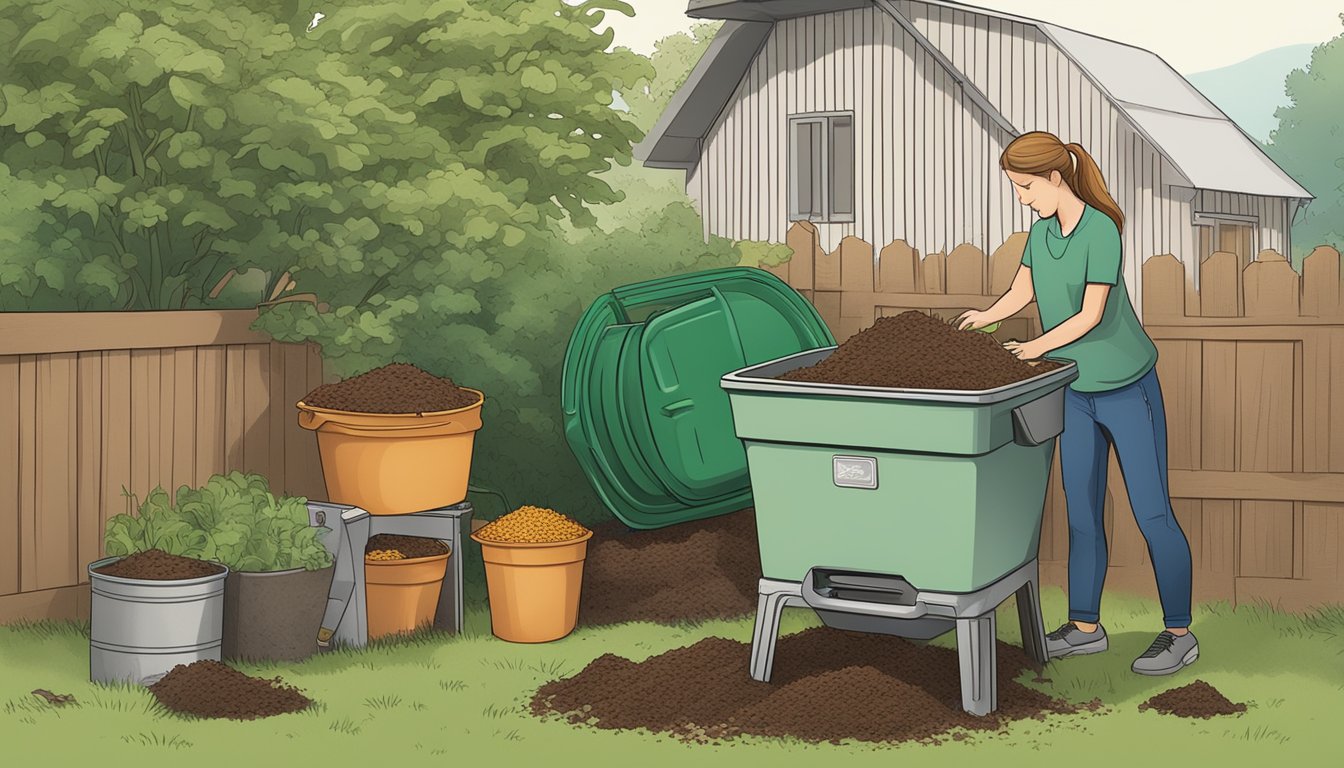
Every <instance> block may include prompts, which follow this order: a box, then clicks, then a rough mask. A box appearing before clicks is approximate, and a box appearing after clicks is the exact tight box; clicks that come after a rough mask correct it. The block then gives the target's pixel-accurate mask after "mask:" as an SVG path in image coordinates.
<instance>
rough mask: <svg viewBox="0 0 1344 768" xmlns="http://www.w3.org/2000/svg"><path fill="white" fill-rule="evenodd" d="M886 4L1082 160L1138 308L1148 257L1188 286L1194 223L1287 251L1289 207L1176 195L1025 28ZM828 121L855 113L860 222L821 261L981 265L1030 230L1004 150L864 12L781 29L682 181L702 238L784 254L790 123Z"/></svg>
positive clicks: (829, 237) (987, 90)
mask: <svg viewBox="0 0 1344 768" xmlns="http://www.w3.org/2000/svg"><path fill="white" fill-rule="evenodd" d="M894 4H895V5H896V6H897V8H898V9H899V10H900V11H901V12H902V13H903V14H904V15H905V16H906V18H908V19H909V20H910V22H911V23H912V24H913V26H914V27H915V28H916V29H918V30H919V31H920V32H921V33H922V34H923V35H925V36H926V37H927V38H928V40H929V41H930V43H932V44H933V46H934V47H935V48H937V49H938V50H939V51H940V52H941V53H942V54H943V55H944V56H945V57H946V58H947V59H948V60H950V61H951V62H952V64H953V65H954V66H955V67H956V68H957V69H958V70H959V71H960V73H961V74H962V75H963V76H964V77H965V78H966V79H968V80H969V81H971V82H972V83H974V84H975V86H976V87H977V88H979V90H980V91H981V92H982V93H984V94H985V96H986V97H987V98H988V100H989V102H990V103H991V104H994V105H996V106H997V108H998V110H999V111H1000V113H1002V114H1003V116H1004V117H1006V118H1007V120H1008V121H1009V122H1010V123H1012V124H1013V125H1015V126H1017V127H1019V128H1020V129H1021V130H1023V131H1032V130H1044V131H1050V132H1051V133H1055V134H1056V135H1058V136H1060V137H1061V138H1063V139H1064V140H1065V141H1075V142H1078V143H1080V144H1082V145H1083V146H1084V147H1085V148H1087V150H1088V151H1089V152H1090V153H1091V154H1092V155H1093V157H1094V158H1095V159H1096V161H1097V164H1098V166H1099V167H1100V168H1101V171H1102V173H1103V175H1104V176H1105V177H1106V180H1107V184H1108V186H1109V187H1110V189H1111V191H1112V193H1113V194H1114V196H1115V198H1116V200H1117V202H1118V203H1119V204H1120V207H1121V209H1122V210H1123V211H1124V213H1125V217H1126V223H1125V232H1124V236H1123V241H1124V248H1125V255H1126V257H1125V264H1124V273H1125V280H1126V284H1127V286H1128V289H1129V292H1130V295H1131V297H1132V298H1133V301H1134V304H1135V306H1136V307H1139V308H1141V307H1142V287H1143V286H1142V280H1141V279H1140V265H1141V262H1142V261H1143V260H1145V259H1147V258H1149V257H1151V256H1154V255H1157V254H1165V253H1170V254H1172V255H1174V256H1176V257H1177V258H1178V259H1180V260H1181V262H1182V263H1184V264H1185V265H1186V270H1187V274H1188V275H1189V277H1190V279H1191V280H1192V282H1193V281H1197V280H1198V276H1197V274H1196V271H1197V264H1196V258H1195V256H1196V249H1197V242H1196V238H1195V231H1194V229H1193V215H1194V213H1195V212H1196V211H1202V212H1222V213H1240V214H1243V215H1255V216H1256V217H1257V218H1258V219H1259V233H1260V238H1259V241H1258V243H1257V246H1256V247H1257V248H1259V249H1263V248H1275V249H1276V250H1280V251H1282V250H1285V242H1284V241H1285V231H1286V228H1287V226H1288V225H1289V222H1288V220H1287V219H1288V205H1289V203H1288V201H1287V200H1284V199H1281V198H1263V197H1256V196H1251V195H1232V194H1226V193H1214V192H1207V191H1196V190H1192V189H1189V188H1188V187H1186V186H1182V185H1185V184H1187V182H1186V181H1185V180H1184V178H1183V177H1182V176H1181V174H1180V173H1179V172H1178V171H1177V170H1176V169H1175V168H1173V167H1172V166H1171V164H1170V163H1169V162H1167V160H1166V159H1165V158H1164V157H1163V156H1162V155H1161V154H1160V153H1159V152H1158V151H1157V150H1156V149H1155V148H1154V147H1153V146H1152V145H1151V144H1150V143H1149V142H1148V141H1147V139H1146V138H1145V137H1144V136H1143V135H1142V134H1141V133H1139V132H1138V131H1137V130H1135V128H1134V127H1133V125H1132V124H1131V123H1130V122H1129V120H1128V119H1127V118H1126V117H1125V116H1124V115H1123V113H1121V112H1120V111H1119V110H1118V109H1117V108H1116V107H1115V106H1113V105H1112V103H1111V101H1110V99H1109V97H1108V96H1107V95H1106V93H1105V92H1104V91H1103V90H1102V89H1101V88H1099V87H1098V86H1097V85H1095V84H1094V83H1093V82H1092V80H1091V79H1090V78H1089V76H1088V75H1087V73H1086V72H1084V71H1083V70H1082V69H1080V68H1079V67H1078V66H1077V65H1076V64H1075V63H1074V62H1073V61H1072V59H1070V58H1069V57H1068V56H1067V55H1066V54H1065V53H1064V52H1062V51H1061V50H1060V49H1059V48H1058V47H1057V46H1055V45H1054V44H1053V43H1052V42H1051V41H1050V39H1049V38H1048V37H1047V36H1046V35H1045V34H1044V33H1042V32H1041V31H1040V30H1038V29H1037V28H1036V27H1035V26H1032V25H1028V24H1023V23H1020V22H1016V21H1013V20H1011V19H1002V18H998V17H993V16H985V15H979V14H975V13H971V12H967V11H962V10H958V9H954V8H947V7H943V6H937V5H928V4H924V3H920V2H914V1H913V0H897V2H895V3H894ZM823 111H853V112H854V119H855V128H856V146H855V164H856V168H855V184H856V190H855V200H856V211H855V220H854V221H853V222H852V223H844V224H819V225H818V226H817V229H818V231H819V234H820V238H821V244H822V247H823V248H826V249H827V250H832V249H834V248H835V247H836V246H837V245H838V243H839V241H840V240H841V239H842V238H844V237H846V236H850V235H853V236H856V237H859V238H861V239H863V240H866V241H868V242H870V243H873V244H874V245H875V246H877V248H876V249H875V252H876V251H880V249H881V248H882V247H883V246H885V245H887V244H888V243H891V242H893V241H895V240H905V241H906V242H907V243H909V244H910V245H911V246H913V247H914V248H916V249H917V250H918V251H919V252H920V253H921V254H928V253H933V252H942V253H948V252H950V251H951V249H953V248H955V247H956V246H957V245H959V244H961V243H971V244H973V245H975V246H976V247H978V248H981V249H982V250H984V251H986V252H992V251H993V250H994V249H995V248H997V247H998V246H999V245H1000V244H1002V243H1003V241H1004V240H1005V239H1006V238H1007V237H1008V236H1009V235H1011V234H1012V233H1014V232H1021V231H1025V230H1027V229H1028V228H1029V227H1030V225H1031V221H1032V216H1031V212H1030V211H1029V210H1028V209H1027V208H1025V207H1024V206H1022V205H1021V204H1019V203H1018V201H1017V199H1016V196H1015V195H1014V193H1013V191H1012V188H1011V186H1010V185H1009V184H1008V183H1007V182H1006V181H1005V179H1004V178H1003V176H1002V175H1001V173H1000V172H999V169H998V158H999V156H1000V154H1001V153H1002V151H1003V148H1004V147H1005V146H1006V145H1007V143H1008V142H1009V141H1010V140H1011V136H1010V135H1009V134H1008V133H1006V132H1005V131H1004V130H1002V129H1001V128H1000V127H999V124H998V123H997V122H995V121H994V119H992V118H991V116H990V115H988V114H986V113H985V112H984V111H983V110H982V109H980V107H979V106H977V105H976V104H975V103H974V102H973V101H972V100H971V99H970V98H969V97H967V96H965V95H964V94H963V93H962V88H961V86H959V85H958V84H957V83H956V81H955V80H954V78H953V76H952V75H951V74H950V73H948V72H947V71H946V70H945V69H944V68H943V67H942V66H941V65H940V64H939V63H938V62H937V61H936V60H935V59H934V57H933V56H931V55H930V54H929V53H928V52H926V51H925V49H924V48H923V47H922V46H921V45H919V44H918V42H917V41H916V40H915V39H914V37H913V36H912V35H910V34H909V33H908V32H906V31H905V29H904V28H902V27H901V26H900V25H899V24H898V23H897V22H896V21H895V20H894V19H892V18H891V17H890V16H889V15H887V13H886V12H884V11H882V10H881V9H878V8H876V7H870V8H864V9H857V10H850V11H841V12H835V13H827V14H820V15H816V16H807V17H801V18H794V19H787V20H782V21H780V22H777V23H776V25H775V28H774V30H773V32H772V33H771V35H770V37H769V38H768V40H767V41H766V43H765V44H764V46H763V48H762V50H761V52H760V54H759V55H758V56H757V58H756V60H755V61H754V62H753V63H752V65H751V68H750V70H749V72H748V73H747V75H746V77H745V78H744V79H743V81H742V83H741V84H740V85H739V87H738V89H737V92H736V93H735V94H734V96H733V98H732V99H731V100H730V101H729V104H728V106H727V107H726V108H725V109H724V112H723V114H722V115H720V116H719V119H718V121H717V122H716V123H715V125H714V126H713V128H712V129H711V131H710V133H709V134H708V136H707V137H706V139H705V141H704V144H703V146H702V153H701V157H700V162H699V163H698V164H697V166H696V167H695V168H694V169H692V171H691V172H690V174H689V176H688V185H687V189H688V192H689V193H690V194H691V196H692V197H693V198H695V199H696V201H697V204H698V206H699V208H700V210H701V212H702V214H703V217H704V225H705V234H706V236H709V235H711V234H712V235H719V236H723V237H728V238H731V239H735V240H766V241H771V242H782V241H783V240H784V238H785V233H786V231H787V229H788V226H789V224H790V222H789V220H788V196H787V186H786V182H787V179H786V178H785V173H786V168H787V166H786V164H785V162H783V158H785V157H786V156H787V125H788V118H789V116H790V115H796V114H804V113H809V112H823ZM1243 212H1244V213H1243Z"/></svg>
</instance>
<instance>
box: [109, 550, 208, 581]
mask: <svg viewBox="0 0 1344 768" xmlns="http://www.w3.org/2000/svg"><path fill="white" fill-rule="evenodd" d="M223 570H224V569H223V568H222V567H221V566H219V565H217V564H215V563H208V562H206V561H204V560H197V559H195V558H192V557H179V556H177V555H170V554H168V553H167V552H164V551H163V550H161V549H146V550H145V551H144V552H136V553H135V554H133V555H127V556H126V557H123V558H121V559H120V560H118V561H116V562H115V563H108V564H107V565H104V566H103V567H101V568H95V569H94V570H93V572H94V573H99V574H102V575H104V576H115V577H117V578H120V579H144V580H146V581H178V580H181V579H201V578H205V577H206V576H214V575H215V574H217V573H220V572H221V571H223Z"/></svg>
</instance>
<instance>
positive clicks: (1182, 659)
mask: <svg viewBox="0 0 1344 768" xmlns="http://www.w3.org/2000/svg"><path fill="white" fill-rule="evenodd" d="M1198 658H1199V641H1198V640H1196V639H1195V633H1194V632H1186V633H1185V634H1184V635H1181V636H1179V637H1177V636H1176V635H1173V634H1172V633H1170V632H1162V633H1161V634H1159V635H1158V636H1157V639H1155V640H1153V644H1152V645H1150V646H1148V650H1146V651H1144V652H1143V655H1141V656H1139V658H1137V659H1135V660H1134V666H1132V667H1130V669H1132V670H1134V671H1135V672H1137V673H1139V674H1140V675H1170V674H1171V673H1172V672H1178V671H1180V670H1181V669H1183V668H1185V667H1187V666H1189V665H1191V664H1193V663H1195V659H1198Z"/></svg>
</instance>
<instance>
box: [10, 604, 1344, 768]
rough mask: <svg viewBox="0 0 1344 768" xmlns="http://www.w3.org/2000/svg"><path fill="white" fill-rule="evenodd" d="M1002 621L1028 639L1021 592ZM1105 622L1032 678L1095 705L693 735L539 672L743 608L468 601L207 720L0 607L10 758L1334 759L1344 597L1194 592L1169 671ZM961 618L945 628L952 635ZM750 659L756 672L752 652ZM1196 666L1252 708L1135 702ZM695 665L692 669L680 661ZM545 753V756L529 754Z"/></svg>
mask: <svg viewBox="0 0 1344 768" xmlns="http://www.w3.org/2000/svg"><path fill="white" fill-rule="evenodd" d="M1044 599H1045V605H1046V616H1047V623H1048V624H1053V623H1054V622H1055V619H1057V618H1058V617H1060V616H1062V615H1063V611H1064V597H1063V594H1062V592H1061V591H1060V590H1058V589H1053V590H1047V591H1046V594H1045V596H1044ZM1004 611H1005V612H1004V614H1003V615H1002V616H1001V620H1000V623H999V627H1000V632H1001V634H1002V636H1003V637H1004V638H1005V639H1008V640H1010V641H1012V642H1017V636H1016V623H1017V621H1016V612H1015V610H1014V609H1013V606H1012V603H1011V601H1010V602H1009V603H1008V604H1007V605H1005V607H1004ZM1104 617H1105V619H1106V624H1107V628H1108V630H1109V631H1110V632H1111V639H1112V645H1111V650H1110V652H1108V653H1105V654H1099V655H1095V656H1089V657H1084V658H1079V659H1071V660H1067V661H1062V662H1055V663H1054V664H1052V665H1051V666H1050V668H1049V669H1048V671H1047V672H1046V673H1045V676H1046V677H1047V678H1049V679H1050V680H1051V682H1050V683H1044V684H1034V683H1031V682H1030V680H1031V677H1032V675H1031V673H1027V674H1026V675H1025V676H1024V677H1023V682H1025V683H1026V684H1027V685H1030V686H1032V687H1034V688H1037V689H1040V690H1044V691H1047V692H1049V693H1050V694H1052V695H1055V696H1059V697H1063V698H1066V699H1069V700H1072V701H1086V700H1089V699H1091V698H1093V697H1097V698H1100V699H1101V700H1102V701H1103V702H1104V703H1105V704H1106V706H1107V707H1108V708H1109V712H1108V714H1106V715H1104V716H1101V717H1097V716H1088V717H1078V716H1059V717H1052V718H1050V719H1048V720H1046V721H1044V722H1038V721H1033V720H1028V721H1023V722H1018V723H1015V724H1013V725H1011V726H1009V727H1008V728H1007V729H1006V730H1004V731H1002V732H998V733H994V734H988V735H985V734H975V735H972V736H971V738H970V739H969V740H968V741H963V742H952V741H949V742H947V743H945V744H944V745H942V746H924V745H919V744H908V745H904V746H874V745H871V744H862V743H852V744H844V745H840V746H834V745H809V744H804V743H800V742H792V741H785V740H776V739H742V740H738V741H735V742H727V743H723V744H718V745H688V744H683V743H680V742H678V741H675V740H673V739H670V738H666V737H662V736H658V735H653V734H649V733H643V732H616V731H605V730H598V729H594V728H587V727H583V728H580V727H574V726H571V725H568V724H566V723H563V722H560V721H558V720H540V719H537V718H534V717H532V716H531V715H530V714H528V712H527V701H528V700H529V698H530V696H531V694H532V692H533V691H534V690H535V689H536V688H537V687H538V686H539V685H541V684H542V683H543V682H545V681H547V680H551V679H554V678H556V677H563V676H568V675H571V674H573V673H576V672H578V671H579V670H580V669H582V668H583V667H584V666H585V665H586V664H587V663H588V662H589V661H591V660H592V659H593V658H596V657H597V656H599V655H601V654H603V653H606V652H614V653H617V654H620V655H623V656H627V657H630V658H634V659H642V658H645V657H648V656H651V655H655V654H658V653H662V652H663V651H666V650H669V649H672V648H676V647H680V646H684V645H688V644H690V643H693V642H696V641H698V640H700V639H701V638H704V637H707V636H711V635H719V636H723V637H729V638H734V639H737V640H742V641H747V642H749V641H750V638H751V628H752V622H751V619H750V618H749V617H744V618H742V619H739V620H734V621H715V622H706V623H703V624H697V625H687V626H679V627H664V626H656V625H651V624H626V625H620V626H615V627H606V628H598V629H581V630H579V631H577V632H575V633H574V634H573V635H571V636H569V637H568V638H565V639H564V640H562V641H559V642H556V643H550V644H545V645H534V646H524V645H511V644H508V643H505V642H502V641H499V640H497V639H495V638H494V637H492V636H491V635H490V634H489V617H488V615H487V614H486V613H484V612H480V611H478V612H473V613H470V614H469V617H468V631H467V632H466V633H465V634H464V635H462V636H459V637H445V636H433V635H430V636H423V637H421V638H418V639H415V640H407V641H403V642H399V643H392V644H387V645H382V646H379V647H375V648H370V649H366V650H363V651H358V652H355V651H348V652H347V651H342V652H338V653H332V654H325V655H322V656H319V657H316V658H313V659H310V660H309V661H307V662H305V663H302V664H294V665H273V666H264V667H249V668H245V671H247V672H249V673H254V674H255V673H261V674H263V675H266V676H272V677H273V676H275V675H277V674H278V675H281V676H283V677H284V678H285V679H286V680H287V681H289V682H291V683H293V684H295V685H297V686H298V687H300V688H302V689H303V690H304V691H305V692H306V693H307V694H308V695H309V696H310V697H312V698H314V699H315V700H316V701H317V702H318V704H317V706H316V707H315V708H313V709H311V710H309V711H307V712H303V713H299V714H294V715H284V716H280V717H275V718H270V719H267V720H259V721H253V722H232V721H200V720H189V719H184V718H180V717H177V716H175V715H173V714H170V713H168V712H166V711H164V710H162V709H160V708H159V707H158V706H157V704H156V703H155V701H154V699H153V697H152V696H151V695H150V694H149V693H148V692H146V691H144V690H143V689H137V688H132V687H122V686H118V687H103V686H95V685H92V684H90V683H89V682H87V676H88V655H87V654H88V645H87V636H86V635H85V634H84V632H83V630H82V629H81V628H80V627H78V626H76V625H72V624H38V625H26V626H9V627H0V703H3V713H2V714H0V746H2V749H3V752H0V754H3V756H4V764H6V765H13V766H21V765H59V766H65V765H95V764H96V765H112V766H121V765H127V766H132V765H133V766H136V767H137V768H141V767H143V766H154V765H174V766H176V765H181V764H183V763H186V764H189V765H191V766H193V767H195V766H201V767H202V768H204V767H206V766H230V767H231V768H233V767H235V766H239V765H253V766H258V767H259V768H270V766H282V765H304V766H307V765H313V766H316V765H330V766H350V765H360V764H374V765H388V764H394V763H397V762H402V763H406V764H414V765H418V764H430V762H431V761H433V762H434V763H436V764H444V765H447V764H451V761H454V760H460V759H464V758H466V759H486V760H490V761H492V762H493V763H494V764H498V765H528V764H529V761H533V762H531V763H530V764H533V765H562V766H569V765H576V766H577V765H609V764H610V765H626V766H641V768H642V766H664V765H666V766H673V765H677V766H681V765H687V764H688V761H694V765H695V766H697V768H709V767H710V766H720V765H723V766H728V765H743V764H751V765H755V764H760V765H770V766H772V768H773V766H790V765H807V766H815V765H822V764H826V763H821V762H819V761H823V760H833V759H835V758H840V759H843V761H844V762H843V763H842V764H843V765H845V766H864V765H882V766H890V765H893V764H900V765H902V766H907V765H909V766H921V765H941V766H960V765H972V764H973V763H972V761H973V760H974V761H977V764H979V765H984V766H995V767H996V768H997V766H1007V765H1036V764H1042V763H1047V762H1049V763H1054V764H1059V759H1060V757H1061V756H1063V755H1073V756H1078V757H1080V758H1081V759H1083V760H1084V761H1085V762H1083V763H1081V764H1084V765H1089V766H1091V765H1126V766H1131V765H1142V764H1148V763H1136V762H1135V760H1136V759H1138V760H1146V761H1152V763H1151V764H1158V763H1157V761H1165V760H1169V759H1173V758H1176V759H1181V758H1184V759H1189V758H1196V759H1197V760H1198V762H1196V763H1193V764H1194V765H1206V764H1207V765H1257V766H1260V765H1266V764H1268V765H1270V766H1274V765H1280V764H1286V763H1285V762H1283V761H1286V760H1289V759H1293V760H1298V761H1303V760H1305V762H1303V763H1302V764H1304V765H1324V764H1336V761H1337V760H1338V759H1339V755H1340V754H1344V609H1336V610H1333V611H1328V612H1324V613H1321V614H1317V615H1314V616H1310V617H1298V616H1289V615H1282V614H1276V613H1273V612H1270V611H1266V610H1262V609H1257V608H1246V607H1243V608H1240V609H1238V610H1236V611H1233V610H1231V609H1230V608H1228V607H1226V606H1225V605H1209V606H1202V607H1200V608H1199V609H1198V610H1197V613H1196V619H1195V627H1194V628H1195V631H1196V634H1198V635H1199V638H1200V641H1201V646H1202V648H1201V650H1202V655H1201V657H1200V660H1199V661H1198V662H1196V664H1195V665H1194V666H1192V667H1190V668H1189V669H1187V670H1185V671H1184V672H1182V673H1180V674H1178V675H1175V676H1172V677H1169V678H1156V679H1154V678H1144V677H1140V676H1137V675H1134V674H1132V673H1130V671H1129V663H1130V661H1131V660H1132V659H1133V657H1134V656H1135V655H1137V654H1138V653H1140V652H1141V651H1142V650H1143V649H1144V648H1146V647H1147V645H1148V642H1149V641H1150V640H1151V639H1152V632H1153V631H1154V629H1155V628H1156V627H1157V626H1158V622H1159V618H1160V615H1159V613H1158V610H1157V608H1156V606H1155V604H1154V603H1153V602H1151V601H1140V600H1136V599H1132V598H1125V597H1114V598H1108V599H1107V601H1106V606H1105V610H1104ZM814 623H815V619H814V618H813V617H812V615H811V614H810V612H807V611H804V610H790V611H788V612H787V613H786V618H785V627H784V632H786V633H787V632H794V631H798V630H800V629H803V628H804V627H808V626H813V625H814ZM950 641H951V636H944V637H943V638H941V639H940V640H939V641H937V642H939V643H940V644H941V643H947V644H951V643H950ZM742 674H743V676H744V678H745V676H746V674H747V672H746V670H745V669H744V670H743V671H742ZM1196 677H1198V678H1200V679H1203V680H1205V681H1207V682H1209V683H1212V684H1213V685H1214V686H1216V687H1217V688H1218V689H1219V690H1221V691H1222V692H1223V693H1224V694H1225V695H1227V696H1228V698H1230V699H1232V700H1234V701H1241V702H1245V703H1246V704H1247V706H1248V707H1249V709H1248V711H1247V712H1246V713H1245V714H1243V715H1241V716H1239V717H1227V718H1219V719H1215V720H1209V721H1204V720H1185V719H1180V718H1175V717H1170V716H1165V715H1160V714H1157V713H1155V712H1142V713H1141V712H1139V711H1138V709H1137V707H1138V705H1139V703H1141V702H1142V701H1144V700H1145V699H1146V698H1148V697H1149V696H1151V695H1153V694H1155V693H1159V692H1161V691H1163V690H1166V689H1168V688H1171V687H1176V686H1179V685H1183V684H1185V683H1188V682H1191V681H1192V680H1194V679H1195V678H1196ZM686 684H687V685H694V684H695V681H694V680H687V681H686ZM35 688H45V689H48V690H51V691H54V692H56V693H69V694H74V696H75V697H76V699H77V700H78V702H79V706H77V707H76V706H68V707H65V708H56V707H52V706H50V705H47V704H46V703H44V702H43V701H42V700H41V699H38V698H37V697H35V696H33V695H31V694H30V693H29V692H30V691H32V690H33V689H35ZM536 760H541V761H543V762H542V763H535V762H534V761H536Z"/></svg>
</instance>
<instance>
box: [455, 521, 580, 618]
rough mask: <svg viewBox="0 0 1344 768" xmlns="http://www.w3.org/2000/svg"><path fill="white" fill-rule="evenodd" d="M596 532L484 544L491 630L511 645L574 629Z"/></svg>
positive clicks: (482, 550) (475, 539)
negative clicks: (545, 540)
mask: <svg viewBox="0 0 1344 768" xmlns="http://www.w3.org/2000/svg"><path fill="white" fill-rule="evenodd" d="M592 535H593V534H592V531H589V532H588V533H586V534H584V535H583V536H581V537H579V538H577V539H571V540H569V541H562V542H557V543H544V544H518V543H506V542H498V541H486V540H484V539H480V538H477V537H476V534H474V533H473V534H472V535H471V538H472V540H474V541H476V542H477V543H479V544H480V545H481V559H482V560H484V561H485V580H486V588H487V590H488V591H489V594H490V630H491V631H492V632H494V634H495V637H498V638H499V639H501V640H508V641H509V642H513V643H547V642H550V641H552V640H559V639H560V638H562V637H564V636H565V635H568V634H569V633H570V632H573V631H574V627H575V625H576V624H578V621H579V595H580V592H581V590H582V588H583V561H584V559H585V558H586V557H587V556H588V539H590V538H592Z"/></svg>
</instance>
